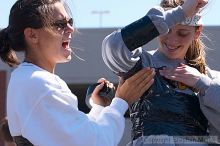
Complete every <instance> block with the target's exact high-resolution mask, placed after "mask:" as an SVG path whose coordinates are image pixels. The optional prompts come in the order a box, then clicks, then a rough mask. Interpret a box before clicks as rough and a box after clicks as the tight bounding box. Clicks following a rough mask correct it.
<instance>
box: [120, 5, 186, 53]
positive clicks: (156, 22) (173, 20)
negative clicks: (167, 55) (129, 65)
mask: <svg viewBox="0 0 220 146" xmlns="http://www.w3.org/2000/svg"><path fill="white" fill-rule="evenodd" d="M184 20H185V15H184V12H183V10H182V7H181V6H179V7H176V8H173V9H170V10H167V11H164V10H163V8H161V7H155V8H152V9H150V11H149V12H148V13H147V15H145V16H144V17H143V18H141V19H139V20H137V21H135V22H133V23H131V24H129V25H127V26H126V27H124V28H122V30H121V34H122V38H123V41H124V43H125V45H126V46H127V48H128V49H129V50H130V51H133V50H134V49H136V48H138V47H140V46H143V45H145V44H146V43H148V42H150V41H151V40H153V39H154V38H155V37H157V36H159V35H163V34H165V33H167V32H168V30H169V28H171V27H172V26H174V25H175V24H177V23H180V22H182V21H184Z"/></svg>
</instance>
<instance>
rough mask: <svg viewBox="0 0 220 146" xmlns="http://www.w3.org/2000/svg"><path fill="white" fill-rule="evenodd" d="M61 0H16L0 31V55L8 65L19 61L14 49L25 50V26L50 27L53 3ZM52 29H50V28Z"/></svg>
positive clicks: (52, 18) (52, 20) (52, 17)
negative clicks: (6, 23) (6, 25)
mask: <svg viewBox="0 0 220 146" xmlns="http://www.w3.org/2000/svg"><path fill="white" fill-rule="evenodd" d="M56 2H63V1H62V0H17V1H16V2H15V4H14V5H13V6H12V8H11V10H10V15H9V25H8V27H7V28H5V29H2V30H1V31H0V57H1V60H2V61H4V62H5V63H7V64H8V65H9V66H16V65H18V64H19V61H18V59H17V57H16V53H15V51H23V52H26V49H27V45H26V42H25V38H24V30H25V29H26V28H28V27H29V28H34V29H38V28H43V27H47V28H52V27H51V24H52V23H53V22H54V19H55V18H54V16H53V4H54V3H56ZM51 30H52V29H51Z"/></svg>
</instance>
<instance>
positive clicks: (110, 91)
mask: <svg viewBox="0 0 220 146" xmlns="http://www.w3.org/2000/svg"><path fill="white" fill-rule="evenodd" d="M100 84H101V83H95V84H92V85H90V86H89V87H88V88H87V92H86V100H85V102H86V105H87V106H88V107H89V108H91V107H92V106H91V105H90V103H89V99H90V97H91V95H92V92H93V91H94V89H95V88H96V86H98V85H100ZM99 96H101V97H104V98H108V99H110V100H112V99H113V98H114V97H115V90H114V88H110V87H108V86H107V84H106V83H105V84H104V86H103V87H102V89H101V90H100V92H99Z"/></svg>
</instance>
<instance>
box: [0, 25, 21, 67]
mask: <svg viewBox="0 0 220 146" xmlns="http://www.w3.org/2000/svg"><path fill="white" fill-rule="evenodd" d="M0 57H1V60H2V61H3V62H5V63H7V64H8V65H9V66H15V65H17V64H19V61H18V59H17V56H16V54H15V51H13V50H12V49H11V47H10V41H9V38H8V31H7V28H5V29H2V30H0Z"/></svg>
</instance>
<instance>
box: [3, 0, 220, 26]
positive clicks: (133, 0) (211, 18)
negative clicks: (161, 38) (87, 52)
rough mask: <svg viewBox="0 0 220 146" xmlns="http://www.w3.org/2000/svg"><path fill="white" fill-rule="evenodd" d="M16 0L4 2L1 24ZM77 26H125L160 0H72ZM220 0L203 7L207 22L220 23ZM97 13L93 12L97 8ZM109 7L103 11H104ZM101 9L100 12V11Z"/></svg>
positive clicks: (70, 0) (71, 6) (204, 18)
mask: <svg viewBox="0 0 220 146" xmlns="http://www.w3.org/2000/svg"><path fill="white" fill-rule="evenodd" d="M15 1H16V0H9V1H4V2H2V3H4V4H1V5H0V11H1V12H0V19H1V20H0V28H4V27H7V25H8V15H9V11H10V8H11V6H12V5H13V3H14V2H15ZM68 1H69V4H70V8H71V9H72V13H73V17H74V21H75V25H76V27H77V28H97V27H122V26H125V25H127V24H129V23H131V22H133V21H135V20H137V19H138V18H141V17H142V16H144V15H145V14H146V13H147V11H148V10H149V9H150V8H151V7H153V6H155V5H158V4H159V2H160V0H68ZM219 6H220V0H209V4H208V6H207V7H206V9H205V10H204V11H203V13H202V16H203V23H204V25H220V15H219V13H220V12H219ZM94 11H95V12H96V13H93V12H94ZM103 11H105V12H106V11H107V12H106V13H104V14H102V15H100V12H103ZM97 12H98V13H97Z"/></svg>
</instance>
